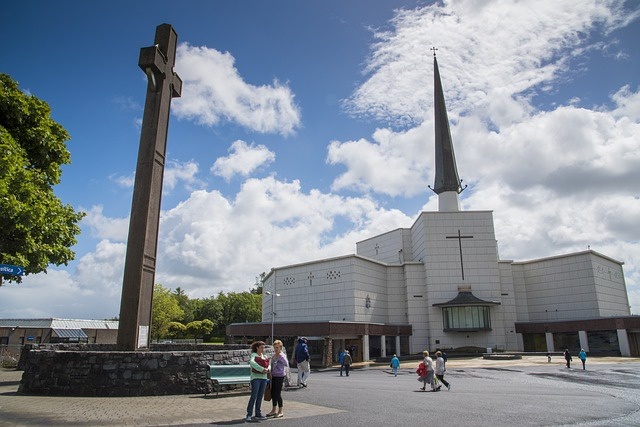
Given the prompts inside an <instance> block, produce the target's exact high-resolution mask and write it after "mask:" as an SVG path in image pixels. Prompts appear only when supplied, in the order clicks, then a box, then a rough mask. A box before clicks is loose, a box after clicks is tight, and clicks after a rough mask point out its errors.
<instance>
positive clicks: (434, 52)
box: [429, 46, 438, 57]
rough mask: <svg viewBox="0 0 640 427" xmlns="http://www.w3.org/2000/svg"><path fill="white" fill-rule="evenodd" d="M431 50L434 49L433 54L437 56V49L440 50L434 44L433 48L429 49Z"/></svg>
mask: <svg viewBox="0 0 640 427" xmlns="http://www.w3.org/2000/svg"><path fill="white" fill-rule="evenodd" d="M429 50H432V51H433V56H434V57H435V56H436V50H438V48H437V47H435V46H434V47H432V48H431V49H429Z"/></svg>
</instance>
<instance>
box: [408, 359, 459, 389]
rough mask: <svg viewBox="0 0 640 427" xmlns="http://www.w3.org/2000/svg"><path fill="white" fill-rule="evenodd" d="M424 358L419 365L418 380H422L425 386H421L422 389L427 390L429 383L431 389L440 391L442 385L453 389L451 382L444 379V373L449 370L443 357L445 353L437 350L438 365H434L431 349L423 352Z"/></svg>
mask: <svg viewBox="0 0 640 427" xmlns="http://www.w3.org/2000/svg"><path fill="white" fill-rule="evenodd" d="M422 355H423V356H424V359H423V361H422V363H421V364H420V365H419V366H418V370H417V371H416V372H417V373H418V381H420V382H422V384H423V386H422V387H421V388H420V390H422V391H426V389H427V384H429V385H430V386H431V391H440V389H441V388H442V385H444V386H445V387H447V390H451V383H449V382H448V381H446V380H445V379H444V373H445V371H446V370H447V368H446V360H445V358H444V357H443V353H442V352H441V351H440V350H438V351H436V365H435V367H434V366H433V359H432V358H431V357H429V351H428V350H425V351H423V352H422Z"/></svg>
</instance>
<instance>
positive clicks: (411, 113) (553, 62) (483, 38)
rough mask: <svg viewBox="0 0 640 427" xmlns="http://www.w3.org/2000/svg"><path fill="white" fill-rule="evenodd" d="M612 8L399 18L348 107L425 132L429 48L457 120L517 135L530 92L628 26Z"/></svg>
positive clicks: (437, 9) (495, 9)
mask: <svg viewBox="0 0 640 427" xmlns="http://www.w3.org/2000/svg"><path fill="white" fill-rule="evenodd" d="M618 3H620V2H615V1H613V0H609V1H598V0H571V1H569V0H567V1H563V2H557V1H555V0H539V1H536V2H535V4H531V5H526V4H523V3H522V2H519V1H515V0H503V1H485V2H476V1H448V2H445V4H444V5H440V4H435V5H431V6H426V7H423V8H418V9H415V10H403V11H400V12H399V13H398V14H397V15H396V17H395V18H394V19H393V21H392V25H393V28H392V29H391V30H389V31H379V32H377V33H376V34H375V35H376V37H377V40H378V42H377V43H376V44H374V46H373V50H372V53H371V56H370V57H369V60H368V65H367V68H366V72H367V74H368V76H367V80H366V81H365V82H364V83H363V84H362V85H361V86H360V87H358V88H357V89H356V91H355V92H354V94H353V95H352V96H351V97H350V98H349V99H348V100H346V101H345V106H346V108H347V110H348V111H350V112H352V113H354V114H367V115H370V116H373V117H375V118H378V119H380V120H388V121H390V122H392V123H395V124H402V123H405V124H406V123H407V122H410V123H420V122H422V121H423V120H424V119H425V117H428V116H429V109H430V108H431V105H432V102H433V67H432V65H431V63H432V59H431V58H432V52H431V51H430V50H429V47H430V46H436V47H437V48H438V51H437V53H438V58H439V59H440V61H439V65H440V70H441V74H442V79H443V84H444V86H445V92H446V98H447V102H448V108H449V111H450V113H451V114H452V116H453V118H455V117H457V116H458V115H459V114H461V113H463V112H464V113H469V112H473V113H474V114H477V115H479V116H480V117H483V118H485V117H491V118H492V119H493V120H494V122H495V123H496V124H497V125H499V126H501V125H508V124H509V123H511V122H512V121H521V120H522V119H523V118H526V117H527V115H528V114H529V113H530V110H531V106H530V105H529V104H528V102H527V99H528V98H529V96H530V94H531V91H534V90H539V89H540V85H541V84H543V83H548V82H549V81H551V80H553V79H554V78H557V77H558V75H559V74H561V73H563V72H567V71H568V68H569V65H570V61H571V59H572V57H573V56H575V55H577V52H583V48H584V47H585V46H584V40H585V39H586V38H585V37H584V36H583V35H584V34H588V33H589V32H590V31H592V30H593V29H594V27H595V26H596V24H599V25H601V26H602V27H604V29H605V30H610V29H612V28H615V27H617V26H622V25H626V23H627V13H623V12H622V11H621V9H622V5H621V4H618Z"/></svg>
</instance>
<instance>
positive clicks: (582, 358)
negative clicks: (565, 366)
mask: <svg viewBox="0 0 640 427" xmlns="http://www.w3.org/2000/svg"><path fill="white" fill-rule="evenodd" d="M578 359H580V361H581V362H582V370H583V371H584V370H585V369H586V368H585V366H584V365H585V363H587V352H586V351H584V348H581V349H580V353H578Z"/></svg>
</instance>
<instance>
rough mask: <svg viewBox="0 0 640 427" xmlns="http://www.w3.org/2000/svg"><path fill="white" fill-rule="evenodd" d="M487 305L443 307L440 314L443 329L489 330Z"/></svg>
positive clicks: (489, 315) (489, 321) (489, 319)
mask: <svg viewBox="0 0 640 427" xmlns="http://www.w3.org/2000/svg"><path fill="white" fill-rule="evenodd" d="M489 308H490V307H489V306H456V307H443V308H442V316H443V320H444V330H445V331H488V330H491V314H490V310H489Z"/></svg>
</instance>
